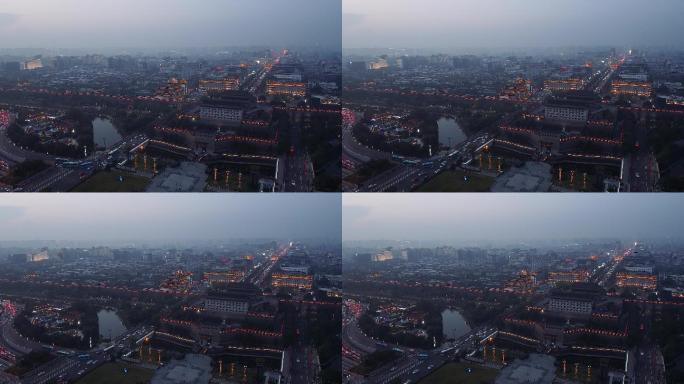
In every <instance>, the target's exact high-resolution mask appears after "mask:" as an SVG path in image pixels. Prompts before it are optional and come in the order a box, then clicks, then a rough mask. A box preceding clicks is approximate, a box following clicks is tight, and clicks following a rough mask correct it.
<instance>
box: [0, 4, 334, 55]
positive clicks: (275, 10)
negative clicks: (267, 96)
mask: <svg viewBox="0 0 684 384" xmlns="http://www.w3.org/2000/svg"><path fill="white" fill-rule="evenodd" d="M341 1H342V0H116V1H111V0H59V1H56V0H1V1H0V48H92V47H98V48H103V47H106V48H111V47H116V48H118V47H130V48H140V47H197V46H199V47H209V46H243V45H267V46H271V47H285V46H293V45H299V46H303V45H307V46H311V45H316V44H319V45H323V46H326V47H330V46H334V47H336V48H337V49H339V48H340V44H341V33H342V31H341V28H342V27H341V23H342V11H341V8H342V6H341Z"/></svg>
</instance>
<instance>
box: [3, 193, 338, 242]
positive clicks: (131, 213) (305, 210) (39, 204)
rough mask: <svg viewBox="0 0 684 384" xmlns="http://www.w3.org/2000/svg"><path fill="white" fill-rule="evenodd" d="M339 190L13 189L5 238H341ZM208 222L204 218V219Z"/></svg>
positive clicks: (8, 198) (5, 207) (5, 210)
mask: <svg viewBox="0 0 684 384" xmlns="http://www.w3.org/2000/svg"><path fill="white" fill-rule="evenodd" d="M340 200H341V198H340V196H339V195H312V196H309V197H304V196H297V195H291V194H284V195H279V196H275V195H274V196H270V195H263V194H259V195H257V194H245V195H231V196H230V199H227V198H226V197H225V196H222V195H210V196H205V197H201V196H200V195H198V194H174V195H160V194H154V195H134V194H108V195H99V194H96V195H85V194H74V195H73V196H68V195H59V194H47V195H34V196H31V195H18V194H11V195H8V196H6V198H5V199H4V200H3V202H2V204H0V232H1V233H2V235H0V241H8V240H13V241H34V240H35V241H44V240H53V241H88V240H100V241H110V240H120V239H128V240H139V239H146V240H150V241H166V240H172V239H173V240H176V241H183V240H186V241H190V240H201V239H206V240H215V239H219V238H224V239H236V238H243V239H244V238H272V239H273V238H278V239H292V240H296V239H316V238H318V239H338V240H339V238H340V234H341V228H340V225H341V224H340V223H341V203H340ZM197 223H201V224H202V225H197Z"/></svg>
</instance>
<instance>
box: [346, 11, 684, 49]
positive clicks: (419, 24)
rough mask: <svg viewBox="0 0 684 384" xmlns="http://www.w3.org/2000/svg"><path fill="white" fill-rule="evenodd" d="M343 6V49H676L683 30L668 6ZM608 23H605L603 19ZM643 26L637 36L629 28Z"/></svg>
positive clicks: (637, 31)
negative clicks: (583, 47)
mask: <svg viewBox="0 0 684 384" xmlns="http://www.w3.org/2000/svg"><path fill="white" fill-rule="evenodd" d="M639 5H640V3H637V2H636V1H634V0H629V1H618V0H610V1H604V2H601V3H596V2H590V1H587V0H582V1H576V0H561V1H554V2H552V3H551V2H545V1H542V0H524V1H499V0H486V1H479V2H474V1H469V0H457V1H449V2H444V1H440V0H428V1H424V2H416V1H410V0H400V1H389V0H380V1H374V2H367V1H363V0H346V1H345V2H344V4H343V13H344V15H343V46H344V48H345V49H353V48H390V47H391V48H395V49H400V48H407V49H425V50H433V51H450V52H453V51H458V52H470V51H482V50H485V51H486V50H496V51H499V50H506V51H510V50H511V49H514V48H549V47H582V46H620V47H630V46H635V47H636V46H645V45H654V46H678V47H681V43H680V42H678V41H674V37H676V36H681V35H682V32H684V27H682V25H681V23H679V22H678V19H677V15H680V14H682V12H683V11H684V3H681V2H677V1H673V0H657V1H653V2H649V4H648V7H640V6H639ZM608 16H609V17H608ZM634 25H640V26H641V27H640V28H633V26H634Z"/></svg>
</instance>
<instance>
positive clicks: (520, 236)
mask: <svg viewBox="0 0 684 384" xmlns="http://www.w3.org/2000/svg"><path fill="white" fill-rule="evenodd" d="M682 201H683V200H682V197H680V196H678V195H676V194H661V195H653V194H651V195H641V194H640V195H637V196H629V195H624V194H621V195H607V194H606V195H598V194H587V195H573V196H571V197H567V198H566V197H563V196H561V195H557V194H550V195H548V194H494V195H487V194H431V195H430V198H429V199H427V200H426V198H425V194H417V195H416V194H414V195H410V194H401V195H394V194H391V195H384V194H380V195H378V194H347V195H345V196H344V198H343V202H342V204H343V213H342V219H343V220H342V222H343V225H342V232H343V236H342V237H343V241H345V242H348V241H352V242H353V241H359V242H363V241H373V240H378V241H380V240H393V239H395V240H396V239H401V240H405V241H417V240H420V241H424V242H438V241H442V242H444V241H447V240H448V241H449V242H470V243H472V242H477V241H485V240H486V241H487V243H489V244H494V243H511V241H520V242H522V241H536V240H540V239H558V240H561V239H605V238H615V239H621V240H630V241H635V240H640V239H644V238H668V237H681V235H682V232H681V229H680V227H679V226H678V220H679V217H680V216H681V213H682V212H681V206H682Z"/></svg>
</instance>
